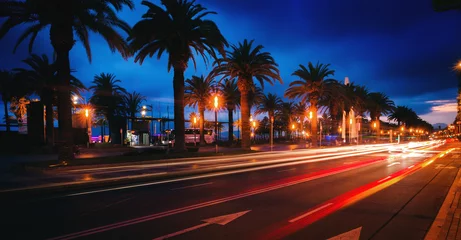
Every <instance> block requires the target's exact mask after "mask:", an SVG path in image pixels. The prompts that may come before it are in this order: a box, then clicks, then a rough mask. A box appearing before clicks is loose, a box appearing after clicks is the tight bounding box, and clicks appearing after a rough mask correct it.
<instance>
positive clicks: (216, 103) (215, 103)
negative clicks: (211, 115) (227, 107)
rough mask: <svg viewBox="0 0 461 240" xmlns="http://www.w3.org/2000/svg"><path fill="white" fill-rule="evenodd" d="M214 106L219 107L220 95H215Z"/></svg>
mask: <svg viewBox="0 0 461 240" xmlns="http://www.w3.org/2000/svg"><path fill="white" fill-rule="evenodd" d="M214 108H216V109H218V96H215V97H214Z"/></svg>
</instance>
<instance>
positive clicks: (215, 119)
mask: <svg viewBox="0 0 461 240" xmlns="http://www.w3.org/2000/svg"><path fill="white" fill-rule="evenodd" d="M214 122H215V133H214V137H215V147H216V153H218V135H217V133H218V96H215V97H214Z"/></svg>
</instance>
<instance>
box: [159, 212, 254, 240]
mask: <svg viewBox="0 0 461 240" xmlns="http://www.w3.org/2000/svg"><path fill="white" fill-rule="evenodd" d="M249 211H251V210H247V211H243V212H238V213H233V214H227V215H223V216H219V217H213V218H208V219H204V220H202V222H205V223H202V224H199V225H196V226H193V227H190V228H186V229H183V230H180V231H177V232H174V233H170V234H167V235H164V236H161V237H158V238H154V239H153V240H163V239H167V238H171V237H175V236H178V235H181V234H184V233H186V232H190V231H194V230H196V229H199V228H202V227H206V226H208V225H211V224H218V225H221V226H224V225H226V224H228V223H230V222H232V221H234V220H235V219H237V218H239V217H241V216H243V215H245V214H246V213H247V212H249Z"/></svg>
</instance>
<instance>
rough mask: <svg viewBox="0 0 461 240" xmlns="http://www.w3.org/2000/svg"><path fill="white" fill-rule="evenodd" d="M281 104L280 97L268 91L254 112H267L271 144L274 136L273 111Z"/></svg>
mask: <svg viewBox="0 0 461 240" xmlns="http://www.w3.org/2000/svg"><path fill="white" fill-rule="evenodd" d="M281 104H282V99H280V98H279V97H278V96H277V95H275V94H272V93H269V94H267V95H265V96H264V98H263V100H262V101H261V104H260V105H259V107H258V109H257V110H256V112H255V113H256V114H260V113H267V115H268V116H269V122H270V133H269V134H270V141H271V145H272V144H273V138H274V121H275V113H276V112H277V110H279V109H280V105H281Z"/></svg>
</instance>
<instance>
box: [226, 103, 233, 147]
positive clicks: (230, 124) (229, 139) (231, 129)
mask: <svg viewBox="0 0 461 240" xmlns="http://www.w3.org/2000/svg"><path fill="white" fill-rule="evenodd" d="M227 109H228V110H227V111H228V114H227V115H228V119H229V136H228V141H229V145H232V142H233V141H234V109H232V108H229V107H228V108H227Z"/></svg>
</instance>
